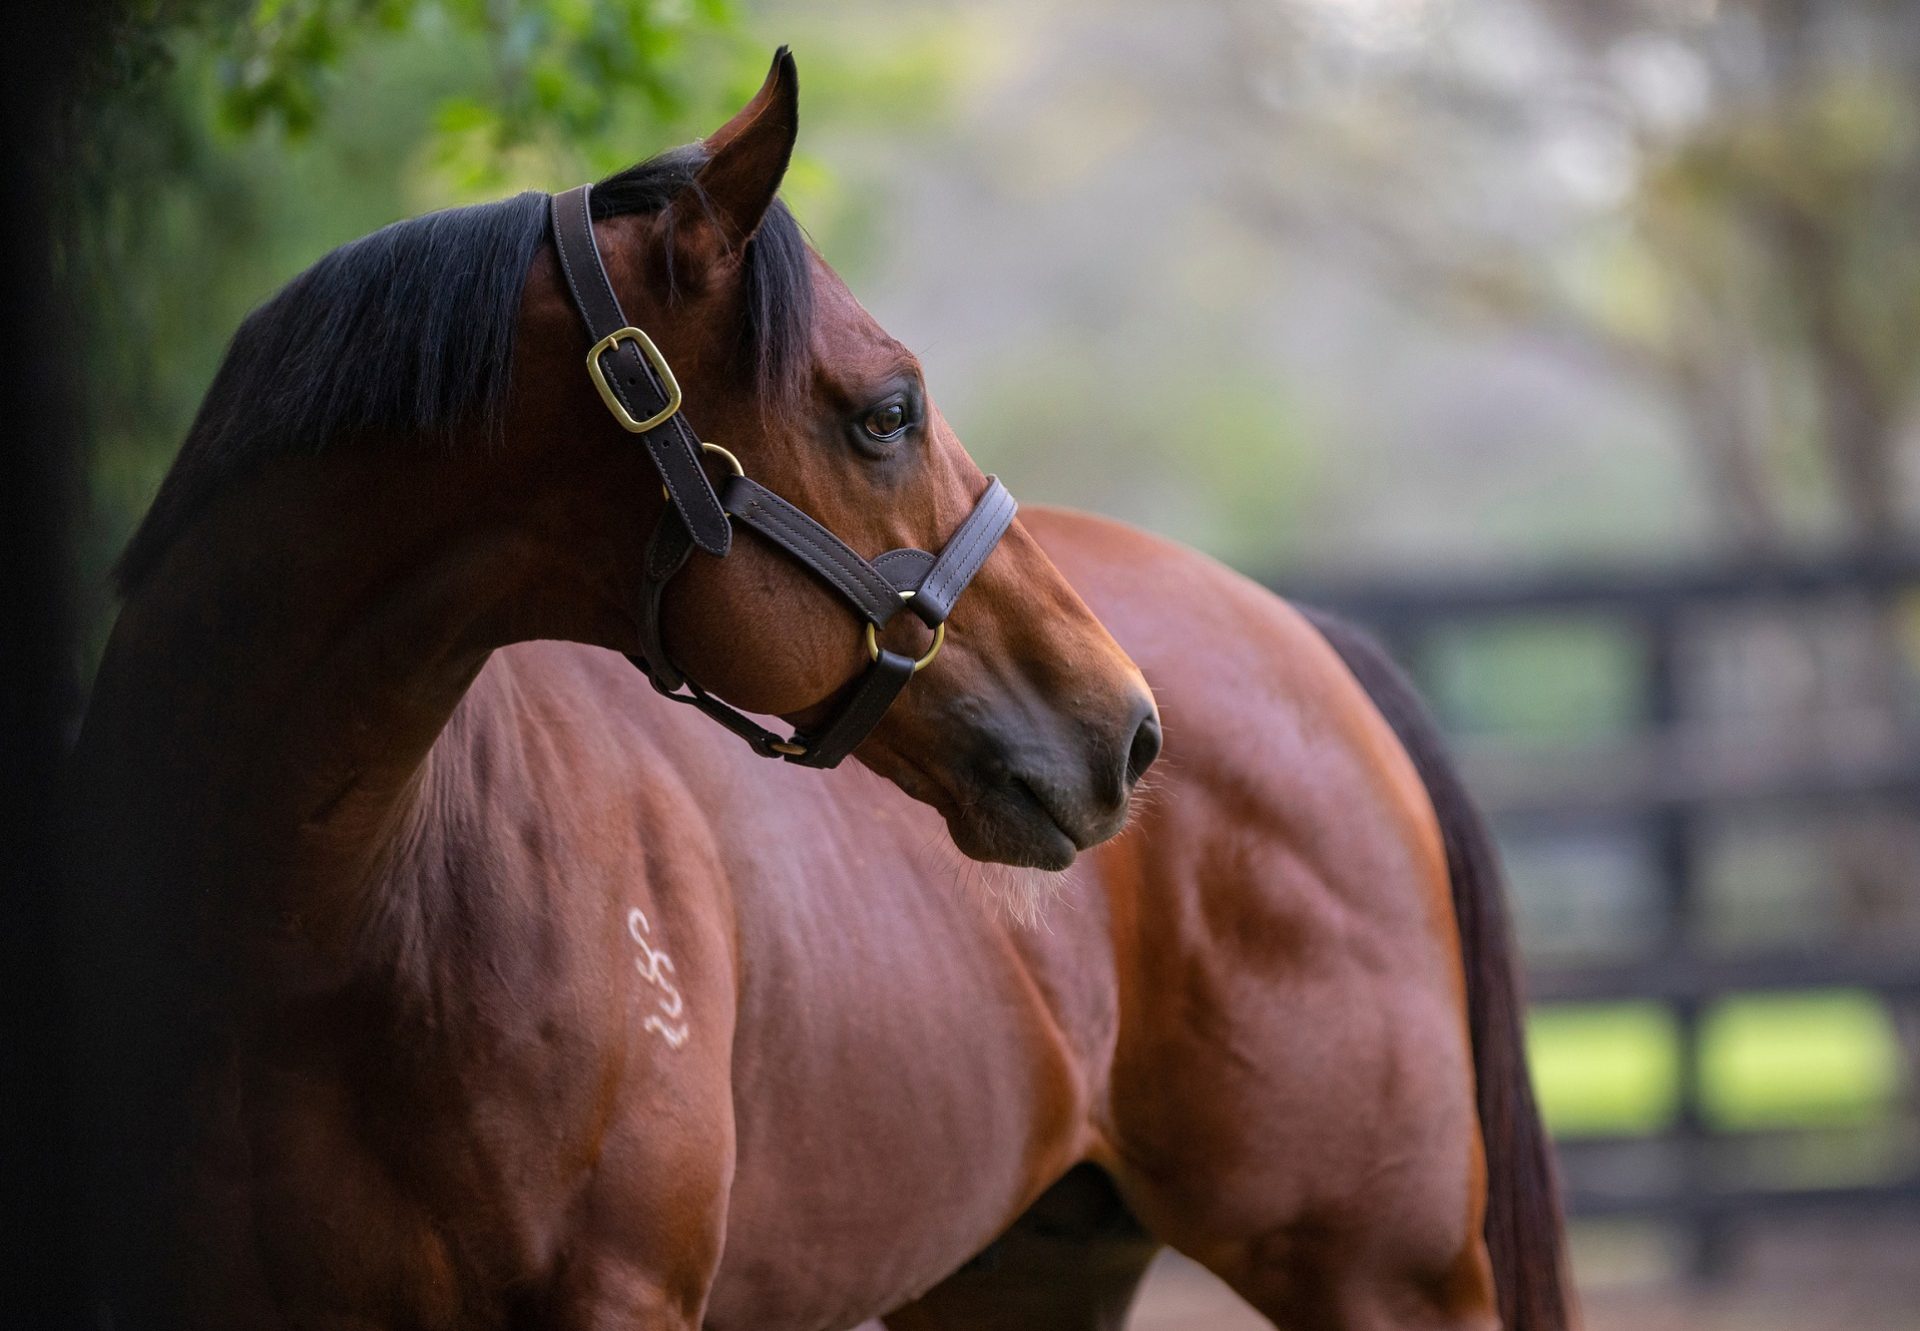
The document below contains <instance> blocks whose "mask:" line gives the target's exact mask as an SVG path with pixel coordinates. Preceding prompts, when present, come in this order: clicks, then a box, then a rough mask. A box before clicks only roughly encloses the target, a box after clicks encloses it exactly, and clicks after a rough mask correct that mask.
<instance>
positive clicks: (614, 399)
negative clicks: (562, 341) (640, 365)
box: [587, 327, 680, 434]
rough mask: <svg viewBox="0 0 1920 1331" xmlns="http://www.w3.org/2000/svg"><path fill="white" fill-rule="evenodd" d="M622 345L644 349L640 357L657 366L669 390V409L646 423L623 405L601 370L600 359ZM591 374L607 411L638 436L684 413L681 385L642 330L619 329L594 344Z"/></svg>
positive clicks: (589, 365)
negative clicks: (623, 343)
mask: <svg viewBox="0 0 1920 1331" xmlns="http://www.w3.org/2000/svg"><path fill="white" fill-rule="evenodd" d="M622 342H632V343H634V344H635V345H636V346H638V347H639V348H640V354H641V355H642V356H645V357H646V358H647V363H648V364H649V365H651V366H653V372H654V373H655V374H657V375H659V376H660V386H661V387H662V388H664V389H666V390H667V405H666V406H665V407H663V408H662V409H661V410H660V411H659V413H658V414H656V415H652V416H649V417H647V418H646V419H645V420H637V419H635V417H634V415H633V413H632V412H630V411H628V410H627V409H626V407H625V406H624V405H622V403H621V401H620V396H619V394H617V393H615V392H614V391H613V385H612V384H610V383H608V382H607V374H606V371H605V370H602V369H601V368H600V358H601V357H602V356H604V355H606V354H607V353H608V352H609V351H612V350H613V349H614V348H615V347H617V346H619V345H620V344H621V343H622ZM587 373H588V374H589V375H591V376H593V386H594V387H595V388H597V389H599V390H600V400H601V401H602V402H604V403H606V404H607V410H608V411H611V412H612V413H613V418H614V419H615V420H617V421H619V422H620V426H621V428H622V429H625V430H629V431H631V432H632V433H634V434H645V433H646V432H647V431H648V430H652V429H656V428H658V427H659V426H661V425H663V424H665V423H666V420H667V418H668V417H669V416H671V415H673V413H674V412H676V411H678V410H680V381H679V380H678V379H675V378H674V377H673V370H672V368H671V367H669V366H668V364H667V358H666V357H665V356H662V355H661V354H660V348H659V347H656V346H654V345H653V339H652V338H650V337H648V336H647V335H646V334H645V333H643V332H641V331H640V330H639V329H638V328H632V327H628V328H618V329H615V330H614V331H613V332H611V333H608V334H607V335H606V336H605V337H603V338H601V339H600V340H599V341H598V342H595V343H594V344H593V350H592V351H589V352H588V353H587Z"/></svg>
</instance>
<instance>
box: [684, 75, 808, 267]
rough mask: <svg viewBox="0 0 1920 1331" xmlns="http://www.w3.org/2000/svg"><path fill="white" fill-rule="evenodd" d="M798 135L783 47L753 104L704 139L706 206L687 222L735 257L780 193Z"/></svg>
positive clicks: (796, 96)
mask: <svg viewBox="0 0 1920 1331" xmlns="http://www.w3.org/2000/svg"><path fill="white" fill-rule="evenodd" d="M799 132H800V76H799V75H798V74H797V73H796V72H795V70H794V66H793V55H792V53H791V52H790V51H788V50H787V48H786V47H784V46H783V47H781V48H780V49H779V50H778V51H776V52H774V56H773V67H772V68H771V69H769V70H768V71H767V81H766V82H765V83H763V84H761V85H760V91H759V92H757V93H755V94H754V95H753V100H752V101H750V102H748V103H747V104H746V105H745V106H744V107H742V108H741V109H740V112H739V114H738V115H736V116H734V118H733V119H731V120H729V121H728V122H727V123H726V124H724V125H722V126H721V127H720V128H719V129H718V130H716V131H714V133H713V134H712V135H711V136H710V137H709V138H708V139H707V141H706V147H707V162H706V165H705V166H703V167H701V168H700V172H699V175H698V180H699V184H700V191H701V193H702V194H704V195H705V196H706V198H705V207H704V208H702V209H699V210H694V211H692V212H691V213H690V214H688V215H686V221H687V222H688V223H689V224H691V225H693V226H694V227H695V228H696V229H697V230H699V231H708V230H709V229H710V230H711V231H712V232H713V234H712V236H711V239H712V240H713V241H715V242H717V248H718V249H719V250H720V251H721V252H722V253H738V252H739V250H740V248H741V246H743V245H745V244H746V243H747V241H748V240H749V239H750V238H751V237H752V236H753V233H754V232H755V231H757V230H759V229H760V221H761V219H762V218H764V217H765V216H766V215H767V209H768V208H769V207H771V206H772V204H773V198H774V195H776V194H778V193H779V192H780V181H781V179H782V177H784V176H785V175H786V174H787V162H788V160H789V159H790V158H792V156H793V141H794V139H795V138H796V137H797V136H798V134H799ZM696 219H699V220H697V221H696ZM711 257H714V258H717V257H719V256H718V255H717V254H714V255H712V256H711Z"/></svg>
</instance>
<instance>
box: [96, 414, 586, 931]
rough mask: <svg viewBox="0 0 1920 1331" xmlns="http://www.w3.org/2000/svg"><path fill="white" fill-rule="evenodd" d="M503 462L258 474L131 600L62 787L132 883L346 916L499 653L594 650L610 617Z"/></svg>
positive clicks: (409, 820)
mask: <svg viewBox="0 0 1920 1331" xmlns="http://www.w3.org/2000/svg"><path fill="white" fill-rule="evenodd" d="M503 465H504V464H500V463H498V462H495V463H486V462H478V461H477V462H475V463H473V464H471V465H467V466H462V465H460V464H458V463H455V462H451V461H449V460H448V459H447V458H446V457H445V455H438V456H434V455H430V454H428V453H426V452H425V451H420V450H416V451H414V452H411V453H405V454H399V453H395V452H392V451H386V452H382V453H381V454H379V455H377V456H373V455H367V454H357V455H352V456H347V457H335V458H315V459H306V460H302V461H300V462H297V463H284V464H275V466H274V467H273V468H272V469H271V471H270V472H269V473H267V474H263V475H260V476H258V477H256V478H254V479H253V480H251V481H249V482H247V483H246V484H244V485H242V486H240V487H237V488H236V490H235V491H234V492H232V493H230V494H228V495H226V496H223V497H222V498H221V499H220V500H219V501H218V502H216V503H215V504H214V505H213V506H212V507H211V508H210V510H209V512H208V513H207V514H206V515H205V516H204V517H203V518H201V519H200V520H199V521H197V522H196V523H195V525H194V526H193V527H192V528H191V529H190V530H189V531H188V532H186V533H185V534H184V535H183V536H182V538H181V539H180V541H179V543H178V545H177V546H176V547H175V548H174V549H173V550H172V551H171V552H170V553H169V555H168V557H167V558H166V559H165V560H164V562H163V563H162V564H161V565H160V566H159V567H158V568H157V569H156V570H155V571H154V572H153V573H152V574H150V575H149V577H148V578H147V579H146V580H145V581H144V582H143V583H142V585H141V586H140V587H139V588H138V589H137V590H136V591H135V593H134V594H133V595H131V596H130V597H129V600H128V602H127V605H126V606H125V608H124V610H123V612H122V615H121V617H120V620H119V622H118V624H117V625H116V627H115V631H114V633H113V636H112V640H111V642H110V644H109V647H108V650H107V653H106V657H105V659H104V661H103V664H102V666H101V670H100V673H99V677H98V681H97V683H96V686H95V693H94V698H93V702H92V706H91V708H90V711H89V716H88V721H87V726H86V733H85V735H84V737H83V741H82V759H83V763H82V766H83V772H82V776H81V780H82V781H83V782H85V783H88V784H90V785H92V786H93V787H94V788H93V789H92V790H90V791H89V792H88V798H90V799H92V800H94V801H95V802H96V803H95V807H96V808H97V809H99V810H100V811H101V813H102V814H103V815H104V817H105V820H106V826H105V827H104V828H103V829H102V830H103V832H104V833H105V834H106V835H108V836H110V837H113V838H116V839H118V840H120V841H121V842H122V843H123V844H124V845H126V846H127V847H129V848H130V852H131V853H133V854H137V855H138V856H139V857H140V858H141V861H142V864H141V869H142V871H143V872H144V873H146V874H148V875H152V874H154V873H156V872H159V873H163V874H164V875H166V876H168V877H172V878H177V879H178V880H180V882H179V886H181V887H184V888H186V889H187V890H190V891H192V892H194V893H195V894H196V895H198V896H199V897H200V899H202V900H209V899H211V900H213V901H214V902H216V903H218V902H221V901H224V900H231V901H232V902H234V903H235V904H237V905H238V906H239V908H240V909H241V910H242V911H243V912H247V911H252V912H258V913H260V916H261V918H262V919H267V920H274V919H284V918H286V917H287V916H288V915H289V914H290V913H291V914H297V915H299V916H301V917H303V918H313V917H314V916H315V914H316V912H318V913H319V914H321V915H324V914H325V913H326V912H327V911H328V910H329V909H330V908H334V907H338V908H339V909H338V910H336V911H335V914H337V915H339V916H340V917H341V918H342V920H343V923H344V922H345V921H346V920H347V918H348V917H350V916H352V915H353V914H355V913H356V912H355V911H354V909H353V906H354V904H355V898H356V896H357V894H358V893H359V892H360V890H361V889H362V888H363V887H364V886H365V885H366V884H367V883H368V882H369V880H370V879H371V878H372V877H373V876H374V875H375V874H376V873H377V871H378V869H379V868H380V866H381V865H382V864H384V863H385V862H386V861H387V859H388V857H389V852H390V850H391V848H392V847H393V845H394V844H395V843H396V841H397V840H399V839H402V838H405V837H407V836H409V835H411V834H413V833H415V832H417V830H418V827H417V820H418V818H419V817H420V814H421V810H422V808H423V806H425V805H426V804H427V803H428V801H427V800H425V799H424V798H423V791H424V790H425V789H426V787H427V784H428V783H427V782H426V781H424V780H423V772H424V769H425V765H426V761H427V758H428V754H429V752H430V750H431V749H432V747H433V745H434V743H435V740H436V738H437V737H438V736H439V735H440V733H441V731H442V729H443V727H444V726H445V725H446V722H447V720H448V718H449V717H450V716H451V715H452V713H453V711H454V709H455V708H456V707H457V706H458V705H459V703H460V701H461V699H462V697H463V696H464V694H465V693H466V690H467V688H468V686H469V684H471V682H472V681H473V679H474V677H475V676H476V675H477V674H478V673H479V670H480V668H481V666H482V665H483V664H484V663H485V661H486V658H487V655H488V653H489V652H490V651H491V650H492V649H493V648H494V647H496V646H499V645H503V644H505V643H508V642H513V641H519V640H523V639H529V638H535V637H560V638H574V639H577V640H585V641H596V640H604V638H605V637H606V636H607V634H608V633H609V632H610V631H612V630H611V628H610V626H609V625H608V624H605V623H600V622H596V620H595V615H596V613H598V612H595V611H594V610H592V609H591V607H593V606H595V605H598V604H601V603H602V601H603V600H604V599H605V598H604V597H603V596H600V595H596V592H597V591H598V590H599V589H595V588H592V587H589V586H588V585H587V578H586V577H585V575H583V574H582V573H581V572H580V571H578V570H576V569H574V568H573V567H571V565H570V563H569V561H568V559H567V557H566V556H565V555H564V553H563V552H562V551H560V550H559V549H558V548H557V547H556V543H555V542H553V541H551V540H548V539H546V538H545V537H544V536H543V535H542V532H541V530H540V529H539V527H538V526H537V525H535V522H536V518H535V516H532V515H538V514H540V513H543V512H544V513H546V515H547V518H548V519H549V520H550V519H551V516H552V515H551V509H552V507H553V506H552V505H547V506H545V508H544V509H543V506H542V505H541V504H540V503H538V502H529V495H528V493H527V492H526V491H524V490H522V491H520V492H519V493H518V494H517V495H516V496H515V499H516V500H517V501H518V502H509V501H507V500H506V499H503V497H502V495H501V492H500V487H501V486H502V485H503V484H508V483H510V482H511V481H512V479H513V478H511V477H507V476H503V475H502V474H501V470H502V466H503Z"/></svg>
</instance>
